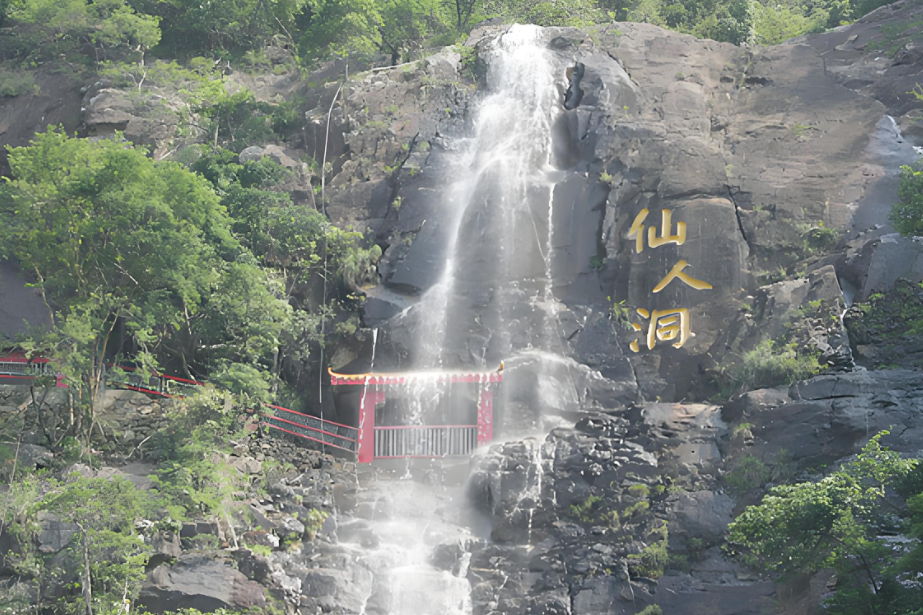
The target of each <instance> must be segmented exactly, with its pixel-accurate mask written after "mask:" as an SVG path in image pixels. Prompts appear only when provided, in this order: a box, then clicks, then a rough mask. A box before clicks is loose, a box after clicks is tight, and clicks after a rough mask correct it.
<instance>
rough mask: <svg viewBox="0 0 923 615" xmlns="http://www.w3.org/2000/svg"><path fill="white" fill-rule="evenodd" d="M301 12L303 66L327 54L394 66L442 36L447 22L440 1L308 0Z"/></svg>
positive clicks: (300, 51)
mask: <svg viewBox="0 0 923 615" xmlns="http://www.w3.org/2000/svg"><path fill="white" fill-rule="evenodd" d="M307 9H308V10H307V11H306V15H305V17H304V18H303V20H302V27H301V33H302V34H301V37H300V40H299V54H300V56H301V58H302V60H304V61H305V62H307V63H309V64H310V63H313V62H317V61H319V60H322V59H324V58H326V57H328V56H329V55H331V54H333V55H339V56H343V57H346V56H350V57H359V58H363V57H369V56H371V55H373V54H376V53H382V54H386V55H388V56H390V59H391V64H398V63H399V62H400V61H401V60H402V58H403V56H404V54H406V53H408V52H409V51H411V50H413V49H416V50H419V49H422V48H423V47H424V46H425V45H426V44H427V41H429V40H430V39H432V38H433V37H435V36H438V35H441V34H444V33H445V32H447V31H448V30H449V29H450V28H451V26H450V25H449V24H450V23H451V21H452V19H451V15H450V13H449V11H448V10H447V7H446V5H445V4H443V3H442V2H441V0H308V2H307ZM461 10H462V12H463V13H462V14H464V15H467V19H470V17H471V14H468V13H464V11H465V9H464V8H462V9H461ZM472 11H473V8H472ZM458 19H459V17H458V14H456V17H455V21H456V23H457V22H458Z"/></svg>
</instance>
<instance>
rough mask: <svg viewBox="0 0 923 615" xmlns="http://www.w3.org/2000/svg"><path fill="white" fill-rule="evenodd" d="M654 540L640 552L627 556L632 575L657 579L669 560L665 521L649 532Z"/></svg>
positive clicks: (661, 574)
mask: <svg viewBox="0 0 923 615" xmlns="http://www.w3.org/2000/svg"><path fill="white" fill-rule="evenodd" d="M650 535H651V536H652V537H654V541H653V542H652V543H651V544H649V545H648V546H647V547H645V548H644V549H643V550H642V551H641V553H640V554H635V553H632V554H630V555H629V556H628V569H629V571H630V572H631V573H632V575H634V576H640V577H646V578H648V579H659V578H660V577H662V576H663V570H664V568H666V566H667V564H668V563H669V561H670V556H669V553H667V544H668V540H667V537H668V531H667V523H666V521H664V522H662V524H661V525H660V527H657V528H655V529H654V530H652V531H651V534H650Z"/></svg>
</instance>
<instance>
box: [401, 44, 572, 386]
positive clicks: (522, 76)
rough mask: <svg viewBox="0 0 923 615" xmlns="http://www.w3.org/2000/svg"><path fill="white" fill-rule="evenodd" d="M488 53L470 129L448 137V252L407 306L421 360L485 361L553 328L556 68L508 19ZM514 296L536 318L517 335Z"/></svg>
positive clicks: (533, 342) (444, 214) (534, 341)
mask: <svg viewBox="0 0 923 615" xmlns="http://www.w3.org/2000/svg"><path fill="white" fill-rule="evenodd" d="M488 54H489V58H488V62H489V69H488V75H487V83H488V88H489V90H490V92H491V93H490V94H489V95H488V96H486V97H485V98H484V99H483V100H482V101H481V102H480V104H479V105H478V107H477V111H476V114H475V117H474V122H473V133H474V134H473V137H471V138H469V139H460V140H458V141H457V142H456V143H455V144H453V147H454V148H456V156H457V162H456V163H455V165H456V166H457V167H458V173H456V176H457V177H459V179H458V180H457V181H456V182H454V183H453V184H452V185H451V186H450V187H449V188H448V190H447V193H446V197H447V198H445V199H444V200H442V208H443V209H442V211H441V212H440V214H439V215H440V219H441V220H442V221H443V222H442V223H443V224H445V225H446V226H447V237H448V241H447V252H446V253H447V261H446V264H445V268H444V270H443V274H442V276H441V279H440V282H439V283H438V284H437V285H436V286H435V287H433V288H432V289H430V291H428V292H427V293H426V294H425V295H424V297H423V298H422V300H421V302H420V304H419V305H418V306H417V310H416V312H417V314H418V318H419V319H420V326H419V327H417V335H418V338H417V340H418V341H417V344H416V346H417V352H416V353H415V355H416V356H415V361H414V362H415V363H416V364H417V365H419V366H421V367H423V368H433V367H441V366H445V365H448V366H450V367H455V366H458V365H470V364H471V363H474V362H482V365H480V366H479V367H485V366H486V364H485V363H486V362H491V361H496V360H499V359H501V358H503V357H505V356H508V355H509V353H510V352H511V351H512V350H514V349H519V348H527V347H533V346H536V347H544V346H546V345H547V343H548V342H547V340H548V339H551V338H553V337H554V336H553V335H548V333H550V331H551V330H553V329H554V325H553V322H552V321H553V318H554V312H555V307H554V298H553V294H552V259H551V251H552V246H553V241H552V236H553V229H552V216H551V211H552V193H553V188H554V179H553V178H554V176H555V174H556V173H557V172H556V171H555V170H554V169H553V168H552V166H551V156H552V147H551V145H552V143H551V133H552V126H553V123H554V119H555V116H556V114H557V113H558V112H559V111H558V109H559V107H560V105H559V100H558V97H559V92H558V88H557V87H556V83H555V79H556V73H557V72H561V71H559V70H556V67H555V63H554V61H553V57H552V55H551V53H550V52H549V51H548V50H547V49H546V48H545V44H544V42H543V41H542V40H541V29H540V28H537V27H533V26H513V27H512V28H510V29H509V30H508V31H507V32H506V33H504V34H503V35H502V36H501V37H500V38H498V39H497V40H496V41H495V43H494V45H493V47H492V48H491V49H490V50H489V52H488ZM523 305H531V306H532V307H539V308H540V312H541V314H542V317H543V321H542V322H541V323H536V324H539V326H538V327H537V328H534V327H530V329H532V333H533V334H534V336H529V337H528V339H524V340H523V341H521V342H517V340H515V339H514V338H515V336H516V334H521V333H522V331H523V330H524V328H522V327H516V326H510V325H509V323H516V322H517V319H516V318H515V317H512V318H511V316H512V315H514V314H515V313H516V311H517V310H519V309H521V308H522V306H523ZM485 320H487V321H489V322H484V321H485ZM473 332H482V333H483V334H484V335H485V336H487V337H488V338H491V342H490V343H489V344H488V346H489V347H490V348H489V349H485V350H486V352H484V353H479V352H476V351H475V350H474V349H473V348H472V347H471V344H470V343H469V341H468V338H469V337H470V336H471V334H472V333H473ZM543 340H546V341H543Z"/></svg>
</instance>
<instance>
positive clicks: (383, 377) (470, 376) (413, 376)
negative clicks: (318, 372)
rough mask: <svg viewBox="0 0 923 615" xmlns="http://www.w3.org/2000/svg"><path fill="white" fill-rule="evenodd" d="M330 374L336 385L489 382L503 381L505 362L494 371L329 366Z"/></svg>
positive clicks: (332, 382) (332, 381) (328, 371)
mask: <svg viewBox="0 0 923 615" xmlns="http://www.w3.org/2000/svg"><path fill="white" fill-rule="evenodd" d="M327 373H328V374H330V384H332V385H334V386H336V385H341V384H357V385H365V384H372V385H386V386H403V385H411V384H415V383H417V382H425V381H433V382H437V383H453V384H454V383H488V382H503V363H502V362H501V363H500V367H499V368H497V370H496V371H493V372H476V371H433V372H402V373H379V372H372V373H368V374H338V373H336V372H335V371H333V368H332V367H330V368H327Z"/></svg>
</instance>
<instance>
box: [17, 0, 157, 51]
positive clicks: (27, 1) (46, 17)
mask: <svg viewBox="0 0 923 615" xmlns="http://www.w3.org/2000/svg"><path fill="white" fill-rule="evenodd" d="M0 2H5V3H6V6H7V7H8V10H9V8H12V10H9V16H10V17H12V18H14V19H16V20H17V21H22V22H26V23H31V24H36V25H38V26H40V27H42V28H44V29H45V30H46V31H47V32H48V33H49V34H50V35H51V37H52V38H61V37H65V38H66V37H74V38H79V39H80V40H82V41H84V42H86V43H88V44H90V45H92V47H93V48H94V50H95V52H96V59H97V61H98V60H100V59H101V57H100V55H101V54H102V55H103V56H105V55H106V54H107V53H109V52H113V51H118V52H119V53H122V52H124V51H128V50H137V51H140V52H142V54H143V52H144V51H145V50H147V49H150V48H151V47H153V46H155V45H156V44H157V43H158V42H160V19H159V18H158V17H156V16H152V15H146V14H143V13H139V12H137V11H135V10H134V9H133V8H132V7H131V6H130V5H129V2H128V1H127V0H96V1H95V2H86V1H85V0H18V1H13V2H11V1H10V0H0ZM2 8H3V7H2V5H0V9H2Z"/></svg>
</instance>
